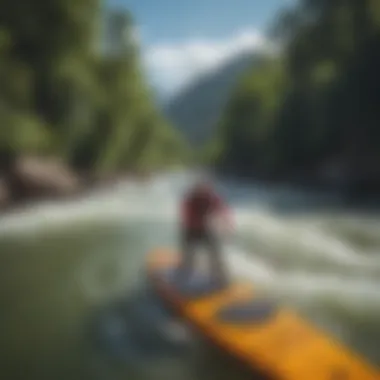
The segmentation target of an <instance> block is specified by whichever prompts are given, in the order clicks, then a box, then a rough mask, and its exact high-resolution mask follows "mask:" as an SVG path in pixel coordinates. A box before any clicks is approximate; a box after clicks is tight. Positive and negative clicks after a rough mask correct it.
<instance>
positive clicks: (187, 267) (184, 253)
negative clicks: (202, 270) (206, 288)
mask: <svg viewBox="0 0 380 380" xmlns="http://www.w3.org/2000/svg"><path fill="white" fill-rule="evenodd" d="M194 256H195V239H194V236H193V234H192V233H191V231H183V232H182V236H181V261H180V263H179V265H178V271H177V278H178V279H179V280H186V279H187V278H188V277H189V275H190V274H191V271H192V270H193V268H194Z"/></svg>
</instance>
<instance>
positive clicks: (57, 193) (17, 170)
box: [8, 156, 81, 201]
mask: <svg viewBox="0 0 380 380" xmlns="http://www.w3.org/2000/svg"><path fill="white" fill-rule="evenodd" d="M8 181H9V186H10V189H11V193H12V194H11V195H12V198H14V200H16V201H17V200H19V199H20V200H22V201H23V200H29V199H36V198H50V197H52V198H55V197H63V196H71V195H74V194H76V193H77V192H79V191H80V189H81V181H80V180H79V178H78V176H77V175H76V174H75V173H74V172H73V171H71V170H70V169H69V168H68V167H67V166H66V165H65V164H63V163H62V162H60V161H58V160H56V159H50V158H49V159H46V158H39V157H30V156H27V157H26V156H23V157H19V158H17V159H16V161H15V163H14V165H13V168H12V172H11V173H10V175H9V176H8Z"/></svg>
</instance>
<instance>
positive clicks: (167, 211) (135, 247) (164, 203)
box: [0, 173, 380, 380]
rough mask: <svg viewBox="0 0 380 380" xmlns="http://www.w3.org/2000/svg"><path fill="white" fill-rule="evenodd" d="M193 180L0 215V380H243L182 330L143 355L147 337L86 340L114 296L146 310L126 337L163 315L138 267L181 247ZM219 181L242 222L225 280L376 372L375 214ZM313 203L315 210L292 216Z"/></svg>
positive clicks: (378, 270)
mask: <svg viewBox="0 0 380 380" xmlns="http://www.w3.org/2000/svg"><path fill="white" fill-rule="evenodd" d="M188 180H189V178H188V177H187V176H186V175H184V174H181V173H171V174H168V175H163V176H161V177H159V178H156V179H154V180H153V181H152V183H149V184H147V183H145V184H134V183H125V184H121V185H120V186H118V187H117V188H114V189H112V190H108V191H103V192H97V193H94V194H91V195H90V196H89V197H88V198H86V199H85V200H81V201H74V202H65V203H51V202H50V203H44V204H40V205H38V206H34V207H32V208H30V209H25V210H23V211H19V212H17V213H14V214H9V215H7V216H4V217H3V218H2V219H1V221H0V305H1V314H0V323H1V325H0V326H1V328H0V331H1V332H0V355H1V361H0V370H1V373H2V375H3V377H4V378H5V379H7V380H16V379H28V380H44V379H55V380H60V379H62V380H63V379H70V380H76V379H78V380H79V379H81V380H87V379H88V380H90V379H107V380H113V379H127V378H128V379H141V380H150V379H152V380H153V379H154V380H156V379H161V378H162V379H166V380H170V379H173V380H174V379H176V380H185V379H186V380H187V379H188V380H193V379H205V380H206V379H209V378H213V377H215V376H218V377H219V378H225V379H232V378H234V379H242V378H244V374H241V373H240V372H239V369H238V368H237V367H235V366H234V364H233V363H229V362H228V361H226V360H224V359H222V358H221V356H220V354H219V353H216V352H214V351H213V350H212V349H210V348H209V347H208V346H205V345H204V343H203V342H201V341H199V340H197V339H196V338H195V337H192V336H189V334H187V335H185V336H184V337H182V334H181V335H180V336H177V335H178V334H179V333H183V331H181V330H179V331H177V332H176V330H174V328H175V326H176V325H173V324H170V322H168V323H166V322H167V321H166V320H165V323H166V325H167V326H169V328H171V330H170V331H168V337H166V338H167V339H166V338H165V339H164V338H162V341H159V339H161V338H160V337H155V338H152V336H153V335H152V336H150V338H149V339H150V341H149V342H148V343H146V347H145V348H144V347H143V346H144V344H143V343H142V342H143V338H142V337H141V339H140V341H136V338H134V339H135V341H134V340H133V339H132V338H131V339H130V341H129V343H128V350H123V351H122V352H121V351H120V350H118V349H115V347H116V346H117V345H115V344H114V345H112V344H109V342H108V341H107V342H108V343H107V344H105V340H104V339H102V340H100V339H94V336H95V335H96V334H95V333H94V331H98V330H97V327H96V326H98V324H96V323H95V321H98V322H99V321H103V319H104V320H106V317H104V318H103V319H102V318H100V317H99V316H106V315H107V316H108V314H109V315H111V313H108V314H107V312H106V311H107V310H111V309H110V305H111V302H113V300H119V299H120V300H122V303H123V305H124V310H127V312H126V315H127V314H131V315H132V314H133V313H135V311H136V310H137V309H138V308H140V309H141V310H143V311H141V313H142V314H141V315H139V316H138V317H135V318H134V319H133V318H132V319H131V320H130V321H128V322H127V323H129V326H127V327H128V328H129V329H130V330H131V331H132V332H136V331H137V330H140V331H141V330H146V331H149V330H148V328H149V327H151V326H153V325H155V324H158V323H159V321H161V320H164V319H165V318H164V317H162V316H161V317H160V316H155V315H154V311H153V309H152V310H149V307H147V306H146V305H145V306H144V302H145V304H147V302H148V301H149V302H153V300H152V299H151V296H150V295H149V292H148V291H147V290H146V284H145V280H144V272H143V262H144V256H145V254H146V253H147V252H148V251H149V250H150V249H152V248H154V247H157V246H168V247H175V245H176V223H175V222H176V204H177V202H178V199H179V197H180V194H181V192H182V191H183V190H184V189H185V188H186V184H187V181H188ZM219 186H220V189H221V191H222V192H223V194H224V195H225V196H226V197H227V198H228V199H229V200H230V202H231V204H232V205H233V208H234V213H235V218H236V224H237V228H236V232H235V234H234V236H232V237H231V238H230V239H229V240H228V241H226V248H225V256H226V257H225V259H226V260H227V262H228V264H229V268H230V269H231V272H232V273H233V274H234V275H238V276H240V277H245V278H249V279H250V280H252V281H254V282H255V284H256V286H257V287H258V288H260V289H261V290H262V291H264V292H268V293H269V294H272V295H275V296H276V297H279V298H280V299H281V300H283V301H284V302H287V303H288V304H290V305H292V306H293V307H294V308H295V309H297V310H298V311H299V312H300V313H302V314H303V315H305V316H306V317H307V318H310V319H311V320H313V321H314V322H315V323H316V324H317V325H318V326H320V327H322V328H324V329H326V330H327V331H329V332H330V333H331V334H332V335H334V336H335V337H337V338H338V339H340V340H342V341H343V342H344V343H345V344H347V345H348V346H350V347H352V348H354V349H355V350H356V351H357V352H359V353H360V354H361V355H362V356H363V357H366V358H367V359H368V360H369V361H371V362H372V363H374V364H375V365H380V349H379V343H378V342H380V322H379V321H380V218H377V217H376V215H371V216H369V215H367V216H366V215H363V214H361V215H359V214H356V213H354V212H343V211H339V210H338V209H336V211H333V210H334V208H333V207H332V205H334V204H336V200H334V199H330V198H328V197H327V198H324V199H322V198H321V196H317V197H316V196H314V195H306V194H304V193H297V192H295V191H294V190H291V189H289V188H282V189H279V188H275V189H269V188H266V187H263V186H262V187H260V186H259V185H247V184H242V183H232V182H230V183H220V184H219ZM326 202H327V203H326ZM328 202H330V206H328V207H323V205H324V204H328V205H329V203H328ZM281 205H283V206H287V207H285V208H284V207H280V206H281ZM308 205H309V206H310V205H313V206H314V207H313V208H310V210H309V211H308V212H300V211H301V210H305V208H306V207H307V206H308ZM296 206H298V207H296ZM151 307H153V306H151ZM128 308H129V309H128ZM144 308H145V309H144ZM128 310H129V311H128ZM144 310H145V315H143V314H144ZM107 318H108V317H107ZM144 318H145V319H146V320H145V321H144ZM149 318H150V321H149ZM168 321H170V319H169V318H168ZM102 323H103V322H102ZM144 323H145V325H144ZM106 324H107V326H108V324H109V321H108V320H107V323H106ZM100 325H101V326H102V329H103V327H104V326H103V325H102V324H101V323H100V322H99V326H100ZM164 325H165V324H163V326H164ZM94 326H95V327H94ZM110 326H111V327H112V323H111V324H110ZM115 326H116V327H115ZM177 327H178V326H177ZM113 328H114V329H116V328H117V324H116V325H114V326H113ZM124 328H126V327H125V326H124ZM103 330H104V329H103ZM103 330H101V331H103ZM104 331H105V330H104ZM115 331H116V330H115ZM169 335H172V336H171V337H170V339H169ZM107 336H108V335H107ZM109 336H112V333H110V335H109ZM96 337H98V335H96ZM102 337H103V338H104V336H103V335H102ZM154 340H155V341H154ZM100 341H101V343H99V342H100ZM134 342H135V343H134ZM134 345H136V347H134ZM138 345H140V346H139V347H137V346H138ZM118 347H119V346H118ZM116 348H117V347H116Z"/></svg>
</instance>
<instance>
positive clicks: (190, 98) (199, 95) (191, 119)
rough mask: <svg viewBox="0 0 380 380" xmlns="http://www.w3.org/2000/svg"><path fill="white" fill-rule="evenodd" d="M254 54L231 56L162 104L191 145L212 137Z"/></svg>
mask: <svg viewBox="0 0 380 380" xmlns="http://www.w3.org/2000/svg"><path fill="white" fill-rule="evenodd" d="M255 57H256V54H255V53H244V54H241V55H239V56H238V57H235V58H233V59H232V60H230V61H229V62H227V63H226V64H225V65H224V66H222V67H221V68H220V69H218V70H217V71H214V72H212V73H208V74H206V75H203V76H202V77H200V78H198V80H196V81H195V82H192V83H191V84H190V85H189V86H188V87H186V88H185V89H184V90H182V91H181V92H180V93H179V94H178V95H177V96H175V98H174V99H173V100H171V101H169V103H168V104H167V105H166V107H164V112H165V113H166V116H167V118H168V119H169V120H170V121H171V123H172V124H173V125H175V126H176V127H177V128H178V129H179V130H180V132H181V133H182V134H183V135H184V137H185V138H186V139H187V140H188V141H189V143H190V144H192V145H199V144H201V145H202V144H204V143H206V142H207V141H208V140H209V139H210V138H211V137H212V135H213V132H214V130H215V127H216V124H217V122H218V119H219V117H220V116H221V113H222V110H223V108H224V106H225V105H226V103H227V101H228V99H229V97H230V95H231V92H232V91H233V89H234V87H235V85H236V83H237V81H238V79H239V77H240V76H241V75H242V74H244V72H245V71H246V70H247V69H248V68H249V67H250V66H251V65H252V64H253V62H254V61H255Z"/></svg>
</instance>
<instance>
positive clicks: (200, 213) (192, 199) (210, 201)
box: [181, 191, 226, 230]
mask: <svg viewBox="0 0 380 380" xmlns="http://www.w3.org/2000/svg"><path fill="white" fill-rule="evenodd" d="M224 210H226V206H225V205H224V203H223V202H222V200H221V199H220V198H219V197H218V196H217V195H216V194H215V193H213V192H211V191H209V192H204V193H203V192H202V193H197V192H193V193H190V194H189V195H188V196H187V198H186V199H185V201H184V202H183V204H182V210H181V211H182V215H181V217H182V225H183V227H185V228H188V229H197V230H198V229H206V228H207V224H208V223H207V222H208V218H209V217H210V216H212V215H213V214H214V213H217V212H219V211H224Z"/></svg>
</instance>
